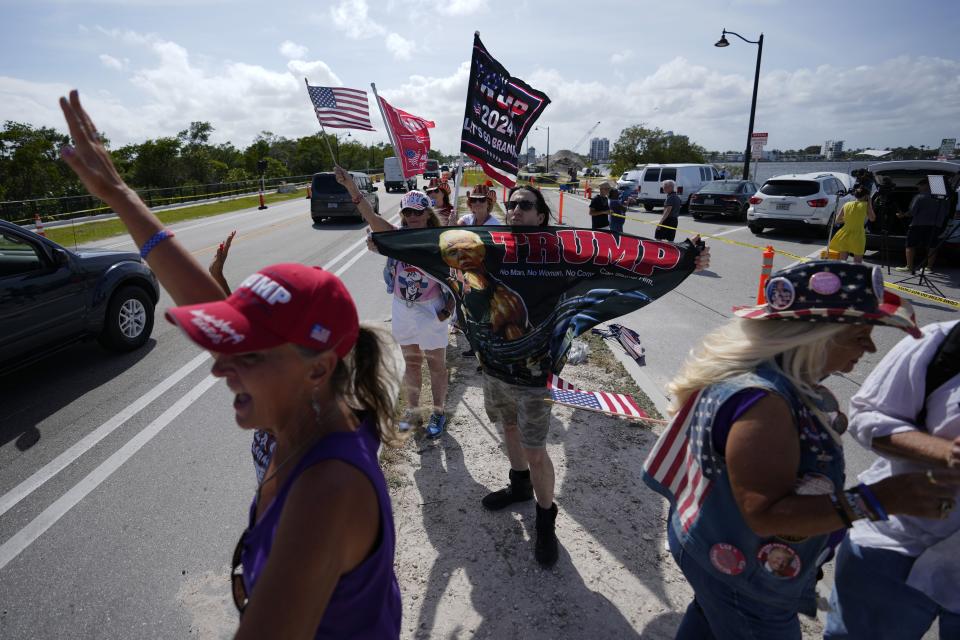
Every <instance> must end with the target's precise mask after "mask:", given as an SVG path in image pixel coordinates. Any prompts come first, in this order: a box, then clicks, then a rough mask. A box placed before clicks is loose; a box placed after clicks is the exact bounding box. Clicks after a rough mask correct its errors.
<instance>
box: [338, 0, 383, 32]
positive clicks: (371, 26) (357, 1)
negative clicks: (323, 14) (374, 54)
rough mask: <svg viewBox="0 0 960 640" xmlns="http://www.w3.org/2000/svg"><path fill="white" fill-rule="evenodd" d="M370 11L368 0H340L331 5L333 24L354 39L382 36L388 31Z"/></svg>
mask: <svg viewBox="0 0 960 640" xmlns="http://www.w3.org/2000/svg"><path fill="white" fill-rule="evenodd" d="M369 13H370V8H369V7H368V6H367V2H366V0H340V3H339V4H338V5H336V6H333V7H330V19H331V20H332V21H333V26H334V27H336V28H337V30H339V31H342V32H343V34H344V35H346V36H347V37H348V38H352V39H354V40H360V39H363V38H373V37H375V36H382V35H383V34H385V33H386V32H387V30H386V29H385V28H384V27H383V26H382V25H380V24H379V23H377V22H375V21H374V20H373V19H372V18H371V17H370V15H369Z"/></svg>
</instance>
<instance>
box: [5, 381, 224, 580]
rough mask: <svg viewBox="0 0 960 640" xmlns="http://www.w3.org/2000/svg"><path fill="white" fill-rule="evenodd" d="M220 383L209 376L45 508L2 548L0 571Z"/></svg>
mask: <svg viewBox="0 0 960 640" xmlns="http://www.w3.org/2000/svg"><path fill="white" fill-rule="evenodd" d="M216 382H217V378H214V377H213V376H207V377H206V378H205V379H204V380H203V382H201V383H200V384H198V385H197V386H196V387H194V388H193V389H191V390H190V391H188V392H187V394H186V395H185V396H183V397H182V398H180V399H179V400H177V401H176V402H175V403H174V404H173V406H171V407H170V408H169V409H167V410H166V411H164V412H163V413H162V414H160V416H159V417H158V418H157V419H156V420H154V421H153V422H151V423H150V424H148V425H147V426H146V427H144V429H143V431H141V432H140V433H138V434H137V435H135V436H134V437H133V438H131V439H130V441H129V442H127V443H126V444H125V445H123V446H122V447H120V448H119V449H118V450H117V451H116V453H114V454H113V455H111V456H110V457H109V458H107V459H106V460H104V461H103V463H101V464H100V466H98V467H97V468H96V469H94V470H93V471H91V472H90V474H88V475H87V477H85V478H84V479H83V480H81V481H80V482H78V483H77V484H76V485H74V486H73V487H72V488H71V489H70V490H69V491H67V492H66V493H65V494H63V495H62V496H61V497H60V498H59V499H58V500H56V501H55V502H54V503H53V504H51V505H50V506H49V507H47V508H46V509H44V510H43V512H42V513H41V514H40V515H39V516H37V517H36V518H34V519H33V520H32V521H31V522H30V524H28V525H27V526H25V527H24V528H23V529H21V530H20V531H18V532H17V533H15V534H14V535H13V537H12V538H10V539H9V540H7V541H6V542H4V543H3V544H2V545H0V570H2V569H3V568H4V567H6V566H7V565H8V564H10V562H11V561H12V560H13V559H14V558H16V557H17V556H18V555H20V553H21V552H22V551H23V550H24V549H26V548H27V547H29V546H30V545H31V544H33V543H34V542H35V541H36V540H37V538H39V537H40V536H41V535H43V533H44V532H45V531H46V530H47V529H49V528H50V527H52V526H53V525H55V524H56V523H57V521H58V520H60V518H62V517H63V516H64V515H66V513H67V512H68V511H70V509H72V508H73V507H75V506H76V505H77V504H78V503H79V502H80V501H81V500H83V499H84V498H85V497H86V496H87V495H89V494H90V492H92V491H93V490H94V489H96V488H97V487H98V486H100V485H101V484H102V483H103V481H104V480H106V479H107V478H109V477H110V476H111V475H112V474H113V472H114V471H116V470H117V469H119V468H120V467H121V466H122V465H123V463H125V462H126V461H127V460H129V459H130V458H131V457H133V455H134V454H135V453H136V452H137V451H139V450H140V449H141V448H142V447H143V446H144V445H145V444H147V443H148V442H150V440H152V439H153V438H154V436H156V435H157V434H158V433H160V432H161V431H163V429H164V427H166V426H167V425H168V424H170V423H171V422H173V421H174V420H175V419H176V418H177V416H179V415H180V414H181V413H183V411H184V410H185V409H186V408H187V407H189V406H190V405H192V404H193V403H194V402H196V401H197V400H198V399H199V398H200V396H202V395H203V394H204V393H205V392H206V391H207V390H208V389H209V388H210V387H212V386H213V385H214V384H216Z"/></svg>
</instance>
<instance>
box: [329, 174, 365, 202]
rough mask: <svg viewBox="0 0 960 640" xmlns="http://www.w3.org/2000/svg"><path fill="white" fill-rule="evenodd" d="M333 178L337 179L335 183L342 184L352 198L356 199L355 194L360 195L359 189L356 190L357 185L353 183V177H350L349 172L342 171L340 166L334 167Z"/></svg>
mask: <svg viewBox="0 0 960 640" xmlns="http://www.w3.org/2000/svg"><path fill="white" fill-rule="evenodd" d="M333 176H334V177H335V178H336V179H337V182H339V183H340V184H342V185H343V186H344V187H345V188H346V189H347V193H349V194H350V195H351V196H352V197H354V198H355V197H357V194H358V193H360V189H358V188H357V183H356V182H354V181H353V176H351V175H350V172H349V171H347V170H346V169H344V168H343V167H341V166H335V167H334V168H333Z"/></svg>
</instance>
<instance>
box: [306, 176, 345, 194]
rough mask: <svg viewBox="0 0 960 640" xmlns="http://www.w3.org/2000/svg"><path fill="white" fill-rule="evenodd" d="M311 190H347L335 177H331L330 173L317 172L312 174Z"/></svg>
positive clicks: (337, 191) (343, 191)
mask: <svg viewBox="0 0 960 640" xmlns="http://www.w3.org/2000/svg"><path fill="white" fill-rule="evenodd" d="M313 192H314V193H346V192H347V190H346V189H344V188H343V185H341V184H340V183H339V182H337V179H336V178H334V177H333V174H332V173H318V174H317V175H315V176H313Z"/></svg>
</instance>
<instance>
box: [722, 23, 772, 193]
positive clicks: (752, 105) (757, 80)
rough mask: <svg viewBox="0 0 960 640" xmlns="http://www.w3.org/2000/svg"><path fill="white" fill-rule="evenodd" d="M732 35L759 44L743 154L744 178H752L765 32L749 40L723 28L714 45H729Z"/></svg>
mask: <svg viewBox="0 0 960 640" xmlns="http://www.w3.org/2000/svg"><path fill="white" fill-rule="evenodd" d="M728 33H729V34H730V35H732V36H737V37H738V38H740V39H741V40H743V41H744V42H748V43H750V44H755V45H757V68H756V71H755V72H754V74H753V99H752V100H751V101H750V125H749V127H748V129H747V149H746V152H745V153H744V154H743V179H744V180H749V179H750V146H751V143H752V142H753V120H754V117H755V116H756V113H757V87H758V85H759V84H760V57H761V56H762V55H763V34H762V33H761V34H760V38H759V39H758V40H747V39H746V38H744V37H743V36H742V35H740V34H739V33H735V32H733V31H727V30H726V29H724V30H723V33H722V34H721V36H720V39H719V40H718V41H717V42H716V43H715V44H714V45H713V46H715V47H728V46H730V43H729V42H727V38H726V36H727V34H728Z"/></svg>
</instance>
